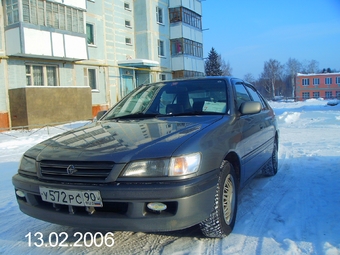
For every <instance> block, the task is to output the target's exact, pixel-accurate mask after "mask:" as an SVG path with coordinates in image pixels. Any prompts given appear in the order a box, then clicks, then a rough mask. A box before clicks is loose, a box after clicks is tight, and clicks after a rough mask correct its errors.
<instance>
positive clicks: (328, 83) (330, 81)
mask: <svg viewBox="0 0 340 255" xmlns="http://www.w3.org/2000/svg"><path fill="white" fill-rule="evenodd" d="M325 84H326V85H331V84H332V78H331V77H327V78H325Z"/></svg>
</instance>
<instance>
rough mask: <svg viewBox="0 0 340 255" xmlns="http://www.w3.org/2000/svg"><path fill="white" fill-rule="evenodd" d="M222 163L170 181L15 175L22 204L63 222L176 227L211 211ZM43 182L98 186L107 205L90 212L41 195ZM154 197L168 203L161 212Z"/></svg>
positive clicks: (145, 229) (82, 225)
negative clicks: (79, 180)
mask: <svg viewBox="0 0 340 255" xmlns="http://www.w3.org/2000/svg"><path fill="white" fill-rule="evenodd" d="M218 175H219V169H216V170H214V171H211V172H209V173H206V174H204V175H201V176H198V177H195V178H191V179H188V180H179V181H169V182H148V183H138V182H133V183H132V182H131V183H127V182H120V183H113V184H105V185H104V184H100V185H99V184H98V185H89V184H75V183H72V184H69V183H68V184H66V183H65V184H61V183H52V182H44V181H41V180H38V179H32V178H27V177H24V176H22V175H19V174H16V175H15V176H13V178H12V183H13V185H14V187H15V191H18V190H19V191H22V192H23V193H24V195H25V196H24V197H20V196H18V195H16V197H17V201H18V204H19V207H20V210H21V211H22V212H24V213H25V214H27V215H29V216H31V217H34V218H37V219H41V220H44V221H47V222H51V223H56V224H59V225H66V226H73V227H80V228H86V229H93V230H110V231H112V230H121V231H135V232H138V231H141V232H156V231H172V230H180V229H184V228H187V227H190V226H193V225H196V224H198V223H200V222H201V221H203V220H204V219H206V218H208V216H209V215H210V213H211V211H212V208H213V204H214V197H215V193H216V184H217V181H218ZM39 186H44V187H46V186H48V187H50V188H55V189H66V190H69V189H77V190H99V191H100V194H101V197H102V201H103V207H95V208H94V210H93V209H92V211H91V212H89V211H88V210H86V208H85V207H78V206H68V205H56V204H53V203H49V202H45V201H43V200H42V199H41V196H40V192H39ZM151 202H160V203H163V204H166V205H167V209H166V210H164V211H162V212H155V211H152V210H150V209H149V208H147V204H148V203H151Z"/></svg>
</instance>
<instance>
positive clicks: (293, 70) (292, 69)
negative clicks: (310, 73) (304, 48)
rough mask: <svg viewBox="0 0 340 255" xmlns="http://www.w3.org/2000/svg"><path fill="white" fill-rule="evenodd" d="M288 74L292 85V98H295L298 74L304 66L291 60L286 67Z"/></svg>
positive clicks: (293, 59)
mask: <svg viewBox="0 0 340 255" xmlns="http://www.w3.org/2000/svg"><path fill="white" fill-rule="evenodd" d="M285 67H286V74H287V76H288V79H289V80H290V85H291V89H292V97H293V98H294V97H295V88H296V84H295V79H296V74H297V73H298V72H300V71H301V69H302V64H301V63H300V62H299V61H298V60H297V59H295V58H289V59H288V61H287V63H286V65H285Z"/></svg>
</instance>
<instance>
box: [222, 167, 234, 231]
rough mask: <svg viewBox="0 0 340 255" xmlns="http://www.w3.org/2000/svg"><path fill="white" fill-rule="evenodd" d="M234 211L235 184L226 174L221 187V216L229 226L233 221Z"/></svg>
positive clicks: (230, 176)
mask: <svg viewBox="0 0 340 255" xmlns="http://www.w3.org/2000/svg"><path fill="white" fill-rule="evenodd" d="M234 209H235V183H234V178H233V177H232V175H230V174H228V176H227V178H226V179H225V181H224V187H223V214H224V220H225V222H226V223H227V224H228V225H229V224H230V223H231V222H232V220H233V213H234Z"/></svg>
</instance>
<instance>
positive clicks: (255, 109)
mask: <svg viewBox="0 0 340 255" xmlns="http://www.w3.org/2000/svg"><path fill="white" fill-rule="evenodd" d="M261 109H262V105H261V103H260V102H254V101H247V102H243V103H242V104H241V106H240V112H241V114H242V115H248V114H255V113H259V112H260V111H261Z"/></svg>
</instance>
